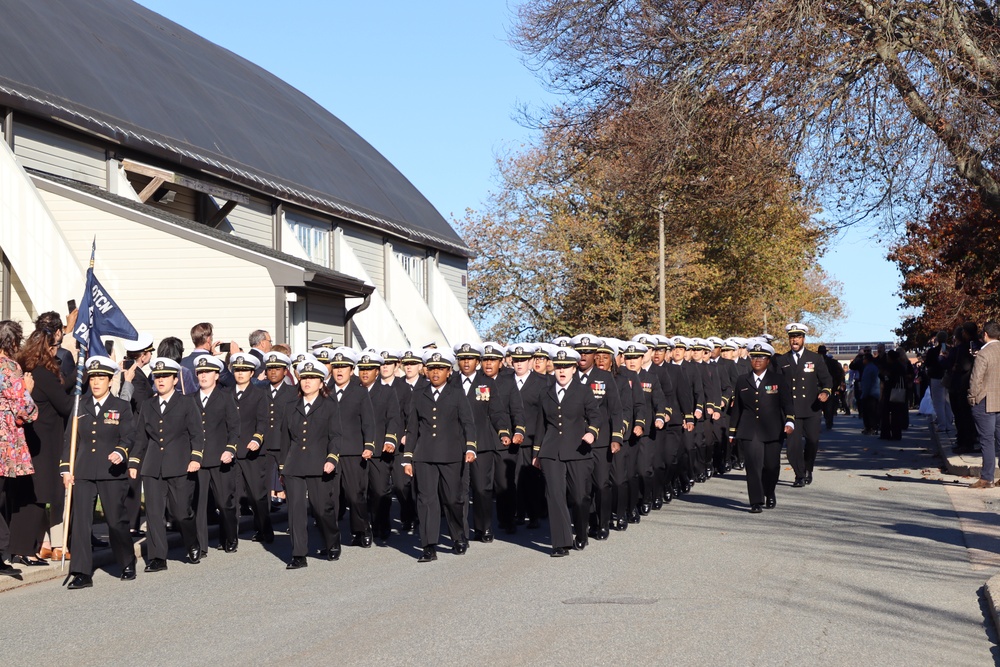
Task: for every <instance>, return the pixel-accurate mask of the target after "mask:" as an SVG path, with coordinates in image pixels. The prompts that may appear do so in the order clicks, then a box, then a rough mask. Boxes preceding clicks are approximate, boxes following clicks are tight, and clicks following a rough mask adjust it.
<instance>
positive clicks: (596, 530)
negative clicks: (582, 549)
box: [587, 526, 601, 539]
mask: <svg viewBox="0 0 1000 667" xmlns="http://www.w3.org/2000/svg"><path fill="white" fill-rule="evenodd" d="M600 532H601V529H600V528H598V527H597V526H591V528H590V530H588V531H587V537H593V538H594V539H597V536H598V535H599V534H600Z"/></svg>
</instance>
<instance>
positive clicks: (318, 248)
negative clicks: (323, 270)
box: [285, 214, 330, 267]
mask: <svg viewBox="0 0 1000 667" xmlns="http://www.w3.org/2000/svg"><path fill="white" fill-rule="evenodd" d="M285 222H286V223H287V224H288V228H289V229H290V230H291V232H292V234H293V235H294V236H295V240H296V241H298V242H299V245H300V246H302V250H303V251H304V252H305V253H306V256H307V257H308V258H309V261H310V262H313V263H314V264H319V265H320V266H326V267H329V266H330V226H329V225H328V224H324V223H322V222H319V221H317V222H313V221H311V220H308V219H306V218H304V217H300V216H297V215H288V214H286V215H285Z"/></svg>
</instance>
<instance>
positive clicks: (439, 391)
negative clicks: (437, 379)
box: [434, 389, 441, 402]
mask: <svg viewBox="0 0 1000 667" xmlns="http://www.w3.org/2000/svg"><path fill="white" fill-rule="evenodd" d="M440 395H441V390H440V389H435V390H434V401H435V402H437V400H438V396H440Z"/></svg>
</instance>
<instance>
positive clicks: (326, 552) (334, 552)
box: [316, 547, 340, 560]
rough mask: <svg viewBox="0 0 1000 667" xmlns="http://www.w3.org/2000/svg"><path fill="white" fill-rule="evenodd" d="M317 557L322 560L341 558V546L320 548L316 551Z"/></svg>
mask: <svg viewBox="0 0 1000 667" xmlns="http://www.w3.org/2000/svg"><path fill="white" fill-rule="evenodd" d="M316 558H319V559H322V560H340V547H335V548H333V549H320V550H319V551H317V552H316Z"/></svg>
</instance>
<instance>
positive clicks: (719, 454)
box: [711, 414, 730, 475]
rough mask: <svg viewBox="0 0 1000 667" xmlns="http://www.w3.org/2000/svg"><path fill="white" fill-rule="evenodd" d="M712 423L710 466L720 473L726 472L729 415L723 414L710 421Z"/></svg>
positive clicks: (728, 450)
mask: <svg viewBox="0 0 1000 667" xmlns="http://www.w3.org/2000/svg"><path fill="white" fill-rule="evenodd" d="M711 425H712V442H713V443H714V445H713V447H712V466H713V467H714V468H715V470H716V472H718V473H719V474H720V475H721V474H723V473H724V472H726V464H727V463H729V454H730V446H729V417H728V416H726V415H725V414H723V415H722V416H721V417H719V418H718V419H716V420H715V421H713V422H711Z"/></svg>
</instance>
